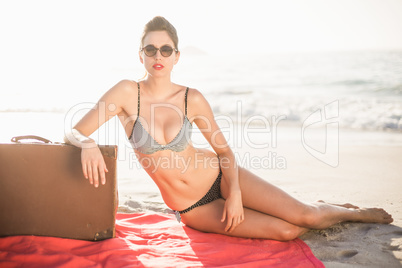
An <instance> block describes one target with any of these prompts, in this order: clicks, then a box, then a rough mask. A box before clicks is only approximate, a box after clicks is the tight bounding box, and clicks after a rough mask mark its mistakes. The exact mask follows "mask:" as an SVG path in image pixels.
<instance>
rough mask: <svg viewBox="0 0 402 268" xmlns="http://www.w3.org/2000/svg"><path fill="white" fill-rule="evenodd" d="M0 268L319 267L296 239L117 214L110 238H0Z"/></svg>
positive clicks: (166, 217)
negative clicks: (232, 234)
mask: <svg viewBox="0 0 402 268" xmlns="http://www.w3.org/2000/svg"><path fill="white" fill-rule="evenodd" d="M0 267H2V268H5V267H99V268H101V267H113V268H115V267H242V268H243V267H253V268H254V267H281V268H282V267H303V268H305V267H324V265H323V264H322V262H321V261H319V260H318V259H317V258H315V257H314V255H313V254H312V252H311V250H310V248H309V247H308V246H307V245H306V244H305V243H304V242H303V241H302V240H300V239H295V240H293V241H290V242H278V241H273V240H263V239H244V238H235V237H229V236H224V235H219V234H207V233H202V232H199V231H196V230H193V229H191V228H189V227H186V226H185V225H182V224H179V223H178V222H177V221H176V220H175V217H174V215H166V214H159V213H139V214H117V220H116V238H113V239H108V240H104V241H100V242H90V241H81V240H73V239H63V238H55V237H40V236H11V237H4V238H0Z"/></svg>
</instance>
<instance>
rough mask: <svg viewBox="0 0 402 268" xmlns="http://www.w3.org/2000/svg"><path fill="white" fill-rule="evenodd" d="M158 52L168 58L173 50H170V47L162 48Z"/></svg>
mask: <svg viewBox="0 0 402 268" xmlns="http://www.w3.org/2000/svg"><path fill="white" fill-rule="evenodd" d="M160 51H161V54H162V56H164V57H169V56H170V55H172V53H173V48H171V47H170V46H163V47H161V48H160Z"/></svg>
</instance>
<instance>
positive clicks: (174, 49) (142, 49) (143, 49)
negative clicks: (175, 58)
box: [140, 45, 179, 58]
mask: <svg viewBox="0 0 402 268" xmlns="http://www.w3.org/2000/svg"><path fill="white" fill-rule="evenodd" d="M146 47H153V48H154V49H155V53H154V54H152V55H148V54H147V53H146V52H145V51H146V50H145V48H146ZM163 47H169V48H171V49H172V52H171V53H170V54H169V55H167V56H165V55H163V54H164V53H163V52H162V50H161V49H162V48H163ZM158 50H159V53H160V54H161V55H162V56H163V57H165V58H167V57H170V56H171V55H172V54H173V51H174V52H176V53H177V52H179V51H178V50H177V49H176V48H174V47H171V46H169V45H163V46H161V47H155V46H154V45H147V46H145V47H143V48H141V50H140V51H142V52H144V54H145V55H146V56H147V57H153V56H155V55H156V53H157V52H158Z"/></svg>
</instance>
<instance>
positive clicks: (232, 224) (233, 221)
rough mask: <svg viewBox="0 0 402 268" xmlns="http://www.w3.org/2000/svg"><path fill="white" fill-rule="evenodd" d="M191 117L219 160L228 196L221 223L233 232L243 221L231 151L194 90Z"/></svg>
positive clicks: (190, 104)
mask: <svg viewBox="0 0 402 268" xmlns="http://www.w3.org/2000/svg"><path fill="white" fill-rule="evenodd" d="M188 101H189V104H188V106H189V107H192V108H191V117H192V118H194V122H195V123H196V125H197V126H198V128H199V129H200V130H201V132H202V134H203V135H204V137H205V138H206V140H207V141H208V142H209V144H210V145H211V146H212V148H213V149H214V151H215V152H216V153H217V155H218V156H219V159H220V166H221V170H222V174H223V177H224V179H225V180H226V181H225V182H226V184H227V185H228V186H229V195H228V197H227V199H226V202H225V208H224V210H223V214H222V219H221V221H222V222H224V221H225V220H226V221H227V223H226V227H225V231H226V232H231V231H233V230H234V229H235V228H236V227H237V226H238V225H239V224H240V223H241V222H243V220H244V209H243V203H242V196H241V190H240V185H239V172H238V167H237V163H236V159H235V156H234V153H233V151H232V149H231V148H230V147H229V145H228V143H227V141H226V139H225V137H224V135H223V133H222V131H221V130H220V128H219V126H218V124H217V123H216V121H215V118H214V114H213V111H212V109H211V106H210V105H209V103H208V101H207V100H206V99H205V97H204V96H203V95H202V94H201V93H200V92H199V91H198V90H195V89H192V90H191V91H190V92H189V96H188Z"/></svg>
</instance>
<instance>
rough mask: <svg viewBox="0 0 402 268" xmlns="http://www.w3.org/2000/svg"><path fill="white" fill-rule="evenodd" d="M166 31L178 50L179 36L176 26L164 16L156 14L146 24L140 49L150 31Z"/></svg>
mask: <svg viewBox="0 0 402 268" xmlns="http://www.w3.org/2000/svg"><path fill="white" fill-rule="evenodd" d="M156 31H166V32H167V34H168V35H169V37H170V39H172V41H173V44H174V46H175V48H176V49H177V50H179V37H178V36H177V31H176V28H175V27H174V26H173V25H172V24H171V23H170V22H169V21H168V20H167V19H165V18H164V17H161V16H156V17H154V18H153V19H152V20H150V21H149V22H148V23H147V24H145V27H144V31H143V32H142V37H141V44H140V49H141V48H142V47H143V45H144V39H145V36H146V35H147V34H148V33H149V32H156Z"/></svg>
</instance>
